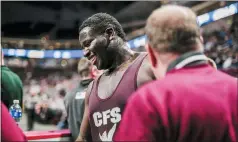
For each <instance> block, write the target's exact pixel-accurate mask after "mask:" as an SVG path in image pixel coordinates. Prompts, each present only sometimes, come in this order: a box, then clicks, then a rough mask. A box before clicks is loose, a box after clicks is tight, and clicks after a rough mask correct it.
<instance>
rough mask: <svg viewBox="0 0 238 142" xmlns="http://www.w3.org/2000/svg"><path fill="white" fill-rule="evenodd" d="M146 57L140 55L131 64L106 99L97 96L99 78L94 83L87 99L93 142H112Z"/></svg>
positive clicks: (135, 87)
mask: <svg viewBox="0 0 238 142" xmlns="http://www.w3.org/2000/svg"><path fill="white" fill-rule="evenodd" d="M146 55H147V54H141V55H139V56H138V57H137V58H136V59H135V60H134V61H133V62H132V64H131V65H130V66H129V67H128V68H127V70H126V71H125V73H124V74H123V76H122V78H121V80H120V82H119V84H118V85H117V87H116V89H115V91H114V93H113V94H112V95H111V96H109V97H108V98H106V99H101V98H99V96H98V83H99V80H100V77H99V78H97V79H96V80H95V81H94V84H93V87H92V91H91V93H90V98H89V113H90V116H89V120H90V127H91V135H92V138H93V141H112V138H113V135H114V132H115V131H116V128H117V127H118V125H119V122H120V121H121V114H122V112H123V110H124V107H125V104H126V102H127V99H128V97H130V95H131V94H132V93H133V92H134V91H135V90H136V89H137V74H138V71H139V68H140V66H141V64H142V62H143V60H144V58H145V57H146Z"/></svg>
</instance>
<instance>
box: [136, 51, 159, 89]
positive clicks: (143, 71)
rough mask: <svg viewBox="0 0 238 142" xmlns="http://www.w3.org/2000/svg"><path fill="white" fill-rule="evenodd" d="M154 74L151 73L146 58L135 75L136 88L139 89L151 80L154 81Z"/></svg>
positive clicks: (147, 58)
mask: <svg viewBox="0 0 238 142" xmlns="http://www.w3.org/2000/svg"><path fill="white" fill-rule="evenodd" d="M155 79H156V78H155V76H154V73H153V71H152V68H151V65H150V62H149V57H148V56H146V57H145V59H144V61H143V62H142V64H141V66H140V69H139V72H138V75H137V86H138V87H140V86H142V85H143V84H145V83H147V82H150V81H152V80H155Z"/></svg>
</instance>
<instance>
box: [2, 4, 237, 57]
mask: <svg viewBox="0 0 238 142" xmlns="http://www.w3.org/2000/svg"><path fill="white" fill-rule="evenodd" d="M237 13H238V2H237V3H233V4H231V5H229V6H225V7H223V8H219V9H217V10H214V11H211V12H209V13H206V14H203V15H200V16H198V17H197V21H198V23H199V25H200V26H203V25H205V24H208V23H211V22H214V21H217V20H219V19H222V18H225V17H228V16H231V15H234V14H237ZM145 42H146V36H145V35H143V36H140V37H138V38H135V39H133V40H130V41H128V42H127V44H128V46H129V47H130V48H137V47H140V46H144V45H145ZM3 53H4V55H5V56H15V57H28V58H63V59H68V58H81V57H83V52H82V50H27V49H3Z"/></svg>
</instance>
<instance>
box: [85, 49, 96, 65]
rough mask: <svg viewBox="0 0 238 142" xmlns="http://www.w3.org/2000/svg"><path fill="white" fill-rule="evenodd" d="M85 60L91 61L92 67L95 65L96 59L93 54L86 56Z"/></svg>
mask: <svg viewBox="0 0 238 142" xmlns="http://www.w3.org/2000/svg"><path fill="white" fill-rule="evenodd" d="M87 58H88V60H90V61H91V63H92V64H93V65H95V63H96V61H97V57H96V55H95V54H93V52H91V53H90V56H88V57H87Z"/></svg>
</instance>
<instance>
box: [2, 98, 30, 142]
mask: <svg viewBox="0 0 238 142" xmlns="http://www.w3.org/2000/svg"><path fill="white" fill-rule="evenodd" d="M1 123H2V126H1V140H2V141H3V142H8V141H15V142H16V141H21V142H23V141H27V139H26V137H25V135H24V134H23V132H22V130H21V129H20V128H19V127H18V126H17V124H16V122H15V121H14V120H13V118H12V117H11V116H10V114H9V112H8V109H7V108H6V106H5V105H4V104H3V103H2V102H1Z"/></svg>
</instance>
